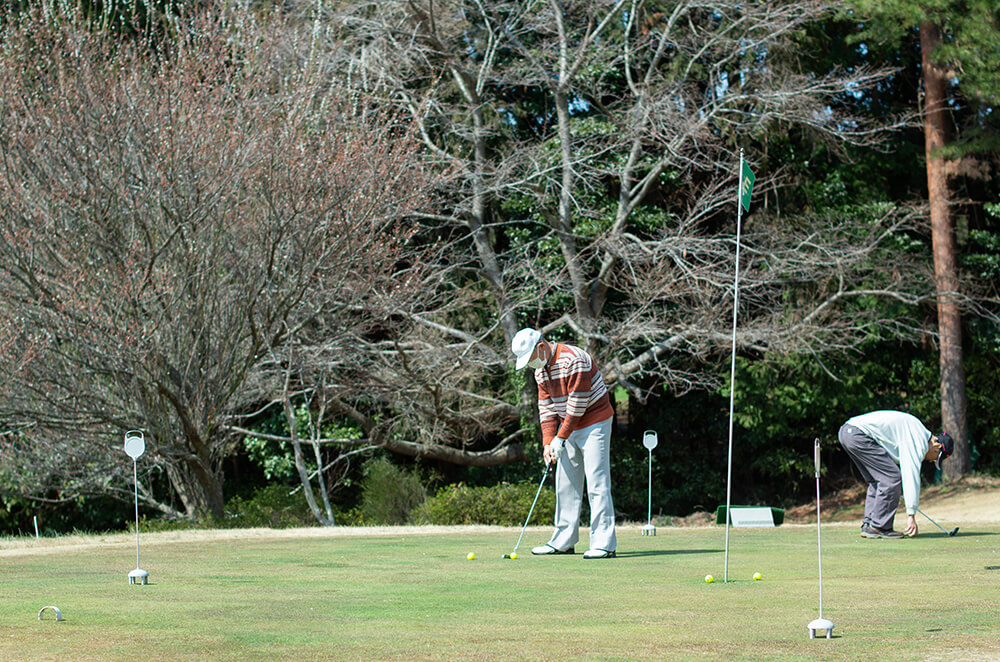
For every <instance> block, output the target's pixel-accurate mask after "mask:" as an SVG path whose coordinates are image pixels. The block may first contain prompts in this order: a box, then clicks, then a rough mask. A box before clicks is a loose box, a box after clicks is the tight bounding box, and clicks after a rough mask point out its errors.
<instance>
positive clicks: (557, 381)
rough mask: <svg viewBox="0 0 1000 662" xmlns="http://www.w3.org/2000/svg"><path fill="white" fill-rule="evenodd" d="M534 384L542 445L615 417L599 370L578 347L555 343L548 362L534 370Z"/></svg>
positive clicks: (588, 355) (589, 357)
mask: <svg viewBox="0 0 1000 662" xmlns="http://www.w3.org/2000/svg"><path fill="white" fill-rule="evenodd" d="M535 383H536V384H538V419H539V421H540V422H541V425H542V444H543V445H545V446H548V445H549V444H550V443H551V442H552V439H554V438H555V437H556V436H558V437H559V438H561V439H566V438H568V437H569V435H570V434H572V433H573V432H575V431H576V430H581V429H583V428H585V427H588V426H591V425H593V424H595V423H600V422H601V421H603V420H606V419H607V418H609V417H611V416H612V415H614V410H613V409H611V400H610V399H609V398H608V388H607V387H606V386H605V385H604V378H603V377H601V371H600V370H598V369H597V366H596V365H595V364H594V360H593V359H592V358H591V356H590V354H587V352H585V351H583V350H582V349H580V348H579V347H574V346H573V345H563V344H562V343H556V344H555V350H554V352H553V355H552V357H551V358H550V359H549V361H548V363H546V364H545V366H544V367H542V368H539V369H538V370H535ZM560 421H562V423H561V424H560Z"/></svg>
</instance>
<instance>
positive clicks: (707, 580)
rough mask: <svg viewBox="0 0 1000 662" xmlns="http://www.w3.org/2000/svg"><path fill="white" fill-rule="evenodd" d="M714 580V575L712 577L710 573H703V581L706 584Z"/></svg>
mask: <svg viewBox="0 0 1000 662" xmlns="http://www.w3.org/2000/svg"><path fill="white" fill-rule="evenodd" d="M714 581H715V577H713V576H712V575H705V583H706V584H711V583H712V582H714Z"/></svg>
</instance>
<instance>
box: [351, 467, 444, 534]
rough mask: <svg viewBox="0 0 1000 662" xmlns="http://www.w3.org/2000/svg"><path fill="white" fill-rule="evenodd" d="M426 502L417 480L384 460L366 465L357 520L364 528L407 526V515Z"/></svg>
mask: <svg viewBox="0 0 1000 662" xmlns="http://www.w3.org/2000/svg"><path fill="white" fill-rule="evenodd" d="M426 499H427V491H426V490H425V489H424V486H423V484H422V483H421V482H420V478H419V476H417V475H416V474H415V473H413V472H412V471H407V470H405V469H401V468H399V467H397V466H396V465H394V464H393V463H392V462H390V461H389V460H387V459H385V458H381V457H380V458H375V459H373V460H371V461H369V462H368V463H367V464H365V476H364V478H363V479H362V481H361V505H360V506H359V508H358V516H359V520H360V521H361V522H363V523H364V524H373V525H380V524H406V523H407V522H408V521H409V519H410V511H411V510H413V509H414V508H416V507H417V506H419V505H420V504H422V503H423V502H424V501H425V500H426Z"/></svg>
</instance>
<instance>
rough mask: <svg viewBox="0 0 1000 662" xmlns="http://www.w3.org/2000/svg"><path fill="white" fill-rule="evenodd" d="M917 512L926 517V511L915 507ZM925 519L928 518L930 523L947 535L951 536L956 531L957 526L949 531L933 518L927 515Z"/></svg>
mask: <svg viewBox="0 0 1000 662" xmlns="http://www.w3.org/2000/svg"><path fill="white" fill-rule="evenodd" d="M917 512H918V513H920V514H921V515H923V516H924V517H927V513H925V512H924V511H922V510H920V509H919V508H917ZM927 519H928V520H930V522H931V524H933V525H934V526H936V527H937V528H939V529H941V530H942V531H944V532H945V533H947V534H948V535H949V536H953V535H955V534H956V533H958V527H957V526H956V527H955V528H954V529H952V530H951V531H949V530H948V529H946V528H944V527H943V526H941V525H940V524H938V523H937V522H935V521H934V520H932V519H931V518H930V517H927Z"/></svg>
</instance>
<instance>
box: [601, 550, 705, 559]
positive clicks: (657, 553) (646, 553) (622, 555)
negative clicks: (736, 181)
mask: <svg viewBox="0 0 1000 662" xmlns="http://www.w3.org/2000/svg"><path fill="white" fill-rule="evenodd" d="M722 551H723V550H721V549H651V550H649V551H642V552H618V553H616V554H615V556H616V557H618V558H620V559H622V558H630V557H634V558H637V557H640V556H673V555H674V554H719V553H721V552H722Z"/></svg>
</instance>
